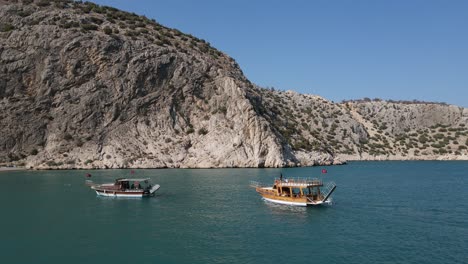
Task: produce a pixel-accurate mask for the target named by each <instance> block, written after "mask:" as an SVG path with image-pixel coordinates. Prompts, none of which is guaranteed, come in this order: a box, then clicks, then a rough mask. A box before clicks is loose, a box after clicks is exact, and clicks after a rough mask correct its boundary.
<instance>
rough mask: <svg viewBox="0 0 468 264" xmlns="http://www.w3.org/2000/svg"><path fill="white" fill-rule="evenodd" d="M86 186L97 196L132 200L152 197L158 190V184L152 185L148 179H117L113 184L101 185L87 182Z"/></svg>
mask: <svg viewBox="0 0 468 264" xmlns="http://www.w3.org/2000/svg"><path fill="white" fill-rule="evenodd" d="M86 185H88V186H89V187H91V189H93V190H95V191H96V194H97V195H99V196H108V197H132V198H133V197H134V198H139V197H147V196H152V195H154V193H155V192H156V191H157V190H158V189H159V188H160V186H159V184H155V185H152V184H151V183H150V179H149V178H142V179H128V178H119V179H116V180H115V182H113V183H103V184H96V183H94V182H92V181H90V180H87V181H86Z"/></svg>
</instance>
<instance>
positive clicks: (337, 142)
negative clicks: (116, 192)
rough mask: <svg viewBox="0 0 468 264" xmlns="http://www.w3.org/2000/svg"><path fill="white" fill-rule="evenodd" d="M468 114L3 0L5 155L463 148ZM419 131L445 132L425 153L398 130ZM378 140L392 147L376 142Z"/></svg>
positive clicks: (135, 26) (113, 157) (212, 162)
mask: <svg viewBox="0 0 468 264" xmlns="http://www.w3.org/2000/svg"><path fill="white" fill-rule="evenodd" d="M27 2H29V1H27ZM467 120H468V111H467V109H464V108H460V107H455V106H447V105H438V104H421V105H416V104H413V105H406V104H398V103H389V102H350V103H347V104H336V103H333V102H330V101H327V100H326V99H323V98H321V97H319V96H312V95H301V94H298V93H295V92H291V91H288V92H282V91H273V90H269V89H263V88H260V87H257V86H255V85H253V84H251V83H250V82H249V81H248V80H247V79H246V78H245V77H244V75H243V73H242V71H241V69H240V68H239V66H238V65H237V63H236V62H235V61H234V60H233V59H232V58H230V57H228V56H227V55H226V54H224V53H222V52H220V51H218V50H216V49H214V48H213V47H211V46H210V45H209V43H207V42H206V41H204V40H200V39H197V38H195V37H193V36H191V35H186V34H183V33H181V32H180V31H178V30H175V29H169V28H166V27H163V26H161V25H160V24H158V23H156V22H155V21H152V20H149V19H147V18H145V17H140V16H137V15H134V14H129V13H126V12H122V11H119V10H117V9H114V8H111V7H101V6H97V5H95V4H92V3H75V2H73V1H51V2H50V3H49V2H47V3H46V2H44V1H35V2H34V1H33V2H32V3H29V4H22V3H16V2H15V1H2V2H1V3H0V163H2V164H17V165H25V166H27V167H33V168H38V169H48V168H161V167H181V168H207V167H283V166H309V165H322V164H323V165H330V164H340V163H343V162H344V159H346V158H348V159H373V158H377V157H381V156H382V157H387V158H389V157H401V158H402V159H406V158H416V159H419V158H425V157H431V158H434V159H453V158H460V157H461V158H463V157H465V158H466V156H467V153H466V149H463V147H461V146H463V145H464V144H465V140H466V136H467V132H466V130H464V126H462V125H465V124H467ZM382 122H385V125H383V123H382ZM383 126H385V128H383ZM431 127H432V128H431ZM431 129H432V130H434V131H432V130H431ZM440 129H445V132H444V131H442V132H439V131H438V130H440ZM450 129H452V130H453V131H449V130H450ZM455 129H456V130H455ZM426 130H431V131H426ZM413 132H414V133H420V134H424V133H426V134H427V137H432V136H434V137H436V138H437V140H439V141H440V140H443V142H446V141H447V140H448V143H447V144H445V145H444V148H443V150H441V148H440V147H439V146H436V148H433V147H431V146H429V147H426V150H427V155H426V156H422V155H423V153H422V152H420V153H415V152H414V151H415V150H416V149H418V147H421V146H422V145H421V146H419V145H417V144H415V143H414V142H412V141H411V140H412V138H413V137H411V138H410V139H408V138H405V140H406V141H405V144H410V145H411V146H410V147H408V146H406V145H405V147H404V148H403V147H400V145H399V144H400V142H401V141H397V142H398V143H397V142H396V141H395V139H397V138H399V137H401V135H402V134H411V133H413ZM449 132H450V133H452V132H453V133H452V134H451V135H449V134H448V133H449ZM437 133H443V135H444V138H440V136H438V135H436V134H437ZM387 134H388V135H387ZM415 137H416V138H418V137H417V136H415ZM446 137H450V138H448V139H447V138H446ZM384 139H386V140H387V141H388V142H389V143H388V144H389V147H388V148H386V146H385V147H383V148H379V147H378V146H377V145H375V144H382V146H383V145H384V144H385V141H384ZM418 139H419V138H418ZM430 140H431V138H428V140H427V141H430ZM423 141H424V140H423ZM454 141H458V142H457V143H456V144H455V143H454ZM374 145H375V146H374ZM448 146H450V147H451V149H447V147H448ZM435 149H436V150H437V152H434V151H433V150H435ZM389 155H390V156H389ZM391 155H393V156H391ZM405 155H406V156H405Z"/></svg>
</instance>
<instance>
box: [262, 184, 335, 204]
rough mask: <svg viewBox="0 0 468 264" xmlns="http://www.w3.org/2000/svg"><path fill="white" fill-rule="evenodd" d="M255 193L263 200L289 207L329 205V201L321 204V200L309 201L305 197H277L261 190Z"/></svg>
mask: <svg viewBox="0 0 468 264" xmlns="http://www.w3.org/2000/svg"><path fill="white" fill-rule="evenodd" d="M257 192H258V193H259V194H260V195H261V196H262V197H263V199H264V200H266V201H269V202H272V203H277V204H284V205H291V206H317V205H323V204H329V203H330V201H329V200H327V201H325V202H323V201H321V200H310V199H308V198H307V197H289V196H278V195H274V194H271V192H270V193H268V192H265V191H264V190H262V188H259V189H257Z"/></svg>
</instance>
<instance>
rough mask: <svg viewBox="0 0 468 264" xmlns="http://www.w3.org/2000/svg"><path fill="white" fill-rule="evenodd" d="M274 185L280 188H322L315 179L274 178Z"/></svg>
mask: <svg viewBox="0 0 468 264" xmlns="http://www.w3.org/2000/svg"><path fill="white" fill-rule="evenodd" d="M275 185H277V186H282V187H306V188H307V187H314V186H323V182H322V180H320V179H317V178H284V179H281V178H276V179H275Z"/></svg>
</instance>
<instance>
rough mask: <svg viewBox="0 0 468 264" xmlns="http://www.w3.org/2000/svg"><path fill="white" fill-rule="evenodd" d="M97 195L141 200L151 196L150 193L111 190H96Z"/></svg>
mask: <svg viewBox="0 0 468 264" xmlns="http://www.w3.org/2000/svg"><path fill="white" fill-rule="evenodd" d="M95 191H96V194H97V195H99V196H105V197H129V198H141V197H146V196H150V193H145V192H143V191H142V192H124V191H109V190H95Z"/></svg>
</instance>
